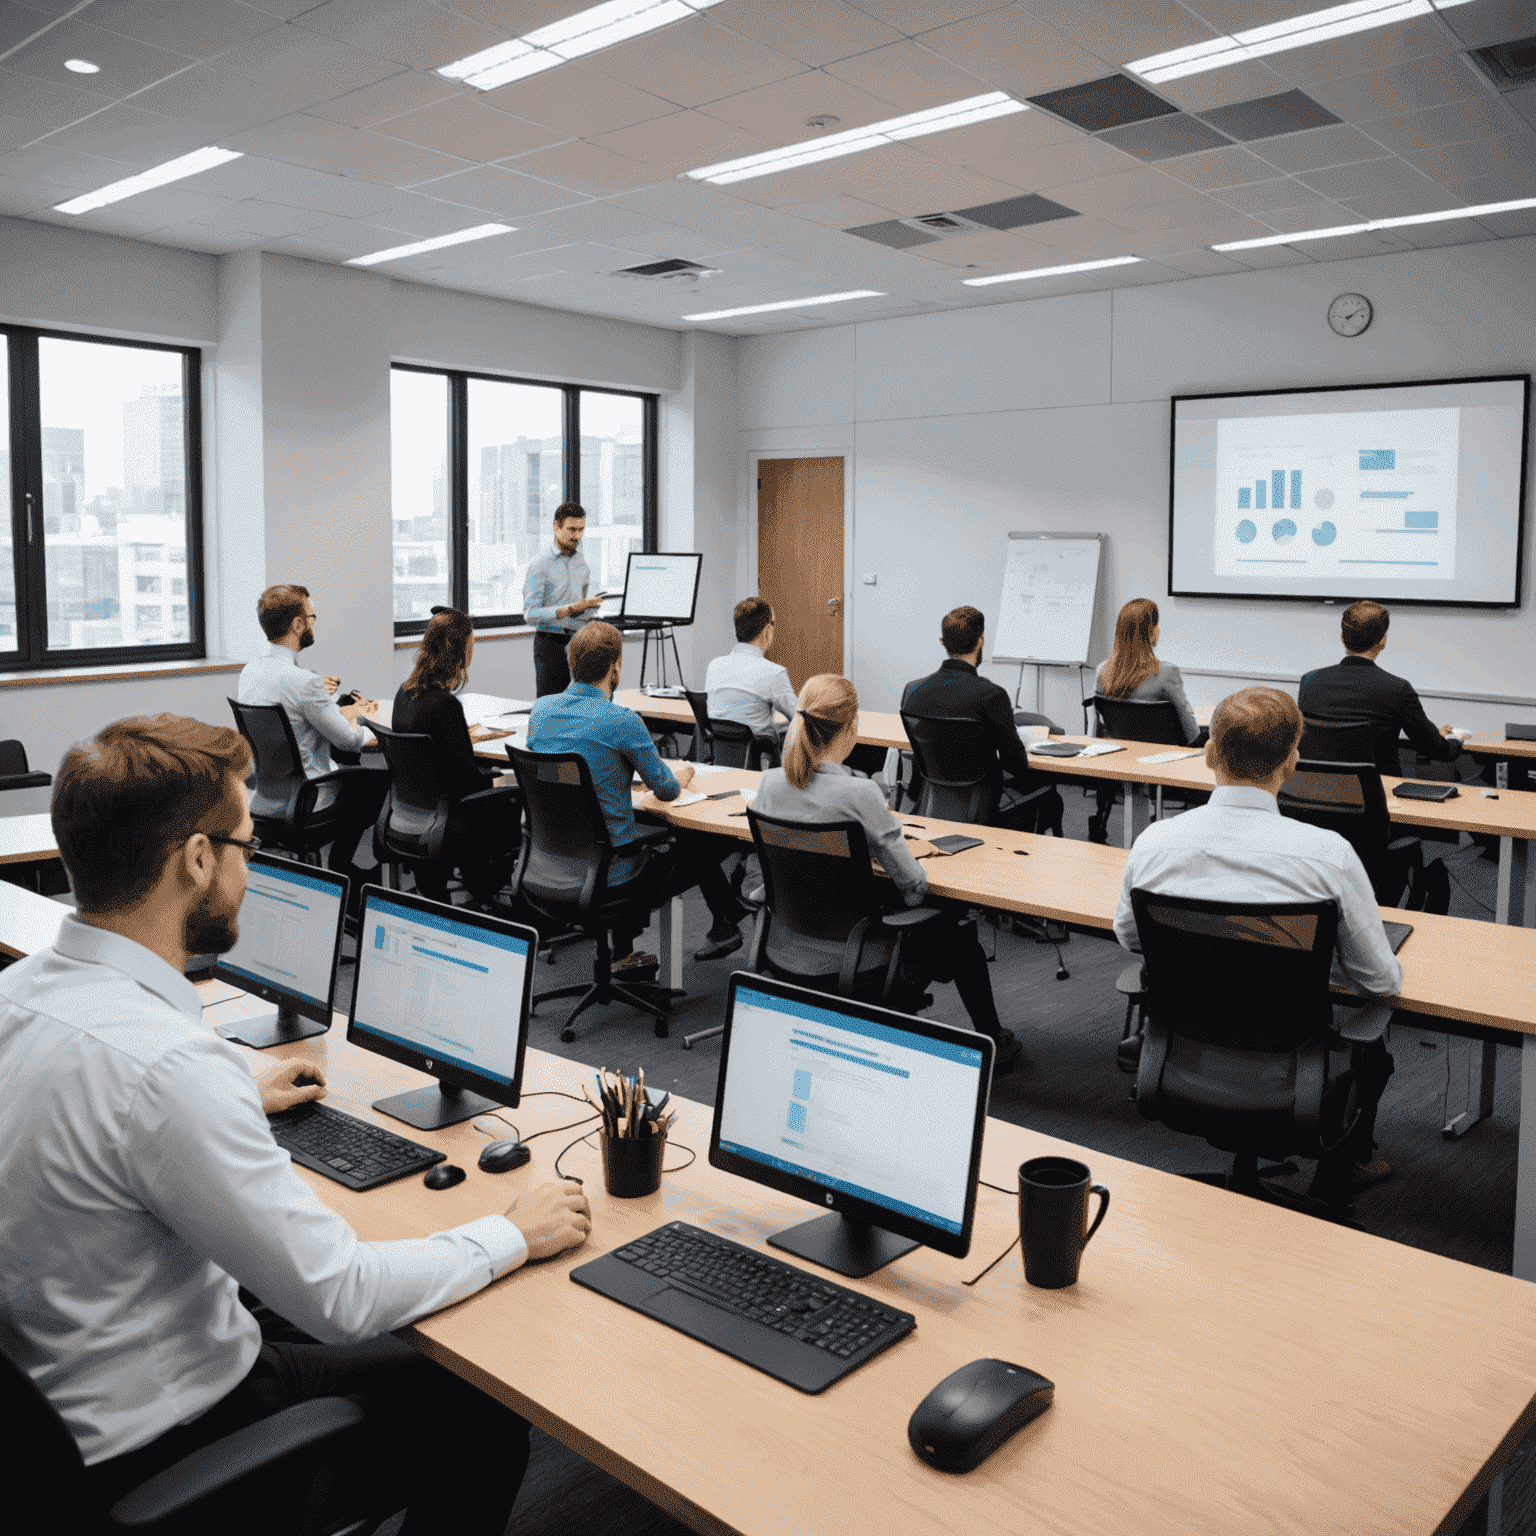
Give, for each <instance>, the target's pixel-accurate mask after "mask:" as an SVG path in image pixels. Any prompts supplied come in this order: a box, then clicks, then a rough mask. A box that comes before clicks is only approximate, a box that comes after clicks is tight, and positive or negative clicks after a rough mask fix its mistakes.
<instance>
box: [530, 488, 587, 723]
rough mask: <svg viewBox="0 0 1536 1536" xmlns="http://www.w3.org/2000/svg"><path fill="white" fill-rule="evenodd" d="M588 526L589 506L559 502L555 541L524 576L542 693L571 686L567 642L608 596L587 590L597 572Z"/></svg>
mask: <svg viewBox="0 0 1536 1536" xmlns="http://www.w3.org/2000/svg"><path fill="white" fill-rule="evenodd" d="M586 531H587V514H586V510H585V508H583V507H582V505H581V504H580V502H575V501H562V502H561V503H560V505H559V506H558V507H556V508H555V542H554V544H553V546H552V547H551V548H550V549H548V550H546V551H545V553H544V554H542V555H540V556H539V558H538V559H537V560H535V561H534V562H533V564H532V565H530V566H529V567H528V575H527V576H526V577H525V578H524V580H523V621H524V622H525V623H527V624H532V625H533V628H534V635H533V674H534V678H535V691H536V692H537V695H538V697H539V698H541V699H542V698H544V697H545V695H546V694H551V693H564V692H565V690H566V689H567V688H568V687H570V683H571V669H570V666H569V664H568V663H567V661H566V659H565V648H566V646H567V645H568V644H569V643H570V639H571V636H572V635H574V634H575V633H576V631H577V630H578V629H580V628H581V626H582V625H583V624H585V623H586V622H587V620H586V619H585V618H584V617H583V615H584V614H585V613H586V612H587V610H588V609H589V608H600V607H601V606H602V602H603V600H602V598H600V597H588V596H587V586H588V584H589V583H590V582H591V580H592V572H591V571H590V570H589V569H588V567H587V562H586V561H585V560H584V559H583V558H582V555H581V536H582V534H584V533H585V532H586Z"/></svg>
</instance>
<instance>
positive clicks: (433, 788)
mask: <svg viewBox="0 0 1536 1536" xmlns="http://www.w3.org/2000/svg"><path fill="white" fill-rule="evenodd" d="M368 728H369V729H370V730H371V731H372V732H373V733H374V735H375V736H377V737H378V739H379V750H380V751H381V752H382V753H383V754H384V761H385V763H386V764H387V765H388V767H389V793H388V794H387V795H386V796H385V797H384V804H383V806H382V807H381V808H380V810H379V816H378V820H377V821H376V822H375V823H374V827H373V856H374V857H375V858H376V859H377V860H378V861H379V863H380V864H381V865H384V866H386V867H387V868H388V871H389V876H388V878H389V884H390V885H391V886H394V887H397V888H398V886H399V883H400V880H399V869H400V866H401V865H402V864H404V865H406V866H408V867H409V868H410V869H411V871H412V872H413V874H414V875H415V876H416V883H417V886H418V888H419V887H420V886H421V883H422V878H423V874H424V871H423V869H422V867H421V866H423V865H425V864H436V863H439V862H441V861H443V860H445V859H448V858H452V857H453V856H454V855H455V854H456V853H462V852H463V850H460V849H455V848H454V847H453V846H452V844H451V843H450V842H449V840H448V831H449V823H450V821H451V820H452V817H453V813H454V810H455V808H456V807H459V806H469V807H477V806H481V805H490V804H495V803H497V802H502V801H505V802H507V805H508V810H507V819H508V823H509V830H510V832H511V835H512V836H513V837H515V836H516V825H517V823H516V814H515V810H514V808H513V803H514V802H515V801H516V799H517V790H516V789H514V788H513V787H512V786H511V785H502V786H497V785H491V784H489V783H488V784H487V787H486V788H485V789H481V790H477V791H475V792H474V793H473V794H469V795H463V796H461V797H460V798H459V799H458V800H457V801H455V800H453V799H452V798H451V797H450V796H449V795H448V794H446V793H445V792H444V790H443V784H442V764H441V762H440V760H439V757H438V751H437V748H436V746H434V745H433V742H432V738H431V737H430V736H427V735H425V734H418V733H416V732H406V731H395V730H391V729H390V728H389V727H388V726H387V725H380V724H378V723H377V722H376V721H370V722H369V726H368ZM511 851H512V849H511V847H510V846H509V847H508V848H507V849H506V852H507V853H508V854H510V853H511ZM424 894H430V893H424ZM437 899H439V900H441V899H445V897H444V896H443V895H441V894H440V895H439V896H438V898H437Z"/></svg>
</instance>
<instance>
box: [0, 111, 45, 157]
mask: <svg viewBox="0 0 1536 1536" xmlns="http://www.w3.org/2000/svg"><path fill="white" fill-rule="evenodd" d="M38 137H39V132H38V127H37V124H36V123H29V122H28V121H27V120H26V119H25V118H24V117H10V116H8V115H7V114H5V113H3V112H0V155H5V154H9V153H10V152H11V151H12V150H13V149H21V148H22V147H23V146H24V145H27V144H30V143H32V142H33V141H34V140H35V139H37V138H38Z"/></svg>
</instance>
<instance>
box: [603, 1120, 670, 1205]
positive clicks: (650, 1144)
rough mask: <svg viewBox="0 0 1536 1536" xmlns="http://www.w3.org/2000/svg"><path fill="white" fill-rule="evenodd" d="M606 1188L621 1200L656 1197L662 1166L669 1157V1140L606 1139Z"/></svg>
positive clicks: (604, 1156)
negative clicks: (646, 1196)
mask: <svg viewBox="0 0 1536 1536" xmlns="http://www.w3.org/2000/svg"><path fill="white" fill-rule="evenodd" d="M602 1144H603V1187H604V1188H605V1189H606V1190H607V1191H608V1193H609V1194H610V1195H617V1196H618V1197H619V1199H621V1200H633V1199H635V1198H636V1197H638V1196H640V1195H654V1194H655V1193H656V1191H657V1190H658V1189H660V1188H661V1164H662V1159H663V1158H664V1157H665V1156H666V1155H667V1138H666V1137H665V1136H608V1135H604V1136H603V1137H602Z"/></svg>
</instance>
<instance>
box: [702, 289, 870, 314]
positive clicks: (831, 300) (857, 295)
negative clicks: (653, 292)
mask: <svg viewBox="0 0 1536 1536" xmlns="http://www.w3.org/2000/svg"><path fill="white" fill-rule="evenodd" d="M884 297H885V295H884V294H883V293H879V292H877V291H876V290H875V289H873V288H855V289H854V290H853V291H852V292H851V293H823V294H820V295H818V296H817V297H816V298H814V299H780V300H779V301H778V303H776V304H747V305H744V306H743V307H742V308H741V309H712V310H710V311H709V313H708V314H704V315H684V316H683V319H684V320H729V319H730V318H731V316H732V315H764V314H767V312H768V311H769V310H770V309H809V308H810V307H811V305H813V304H841V303H842V302H843V301H844V300H845V299H883V298H884Z"/></svg>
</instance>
